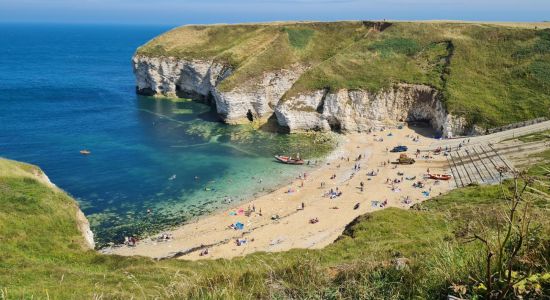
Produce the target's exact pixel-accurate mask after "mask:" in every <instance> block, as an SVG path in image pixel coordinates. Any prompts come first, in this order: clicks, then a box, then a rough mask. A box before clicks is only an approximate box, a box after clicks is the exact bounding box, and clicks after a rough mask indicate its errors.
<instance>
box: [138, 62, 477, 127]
mask: <svg viewBox="0 0 550 300" xmlns="http://www.w3.org/2000/svg"><path fill="white" fill-rule="evenodd" d="M133 67H134V74H135V76H136V81H137V91H138V93H140V94H145V95H163V96H172V97H173V96H180V97H190V98H195V99H202V100H205V101H208V102H209V103H211V104H215V106H216V109H217V112H218V114H219V115H220V117H221V118H222V120H224V121H225V122H227V123H230V124H233V123H241V122H243V121H246V120H247V119H248V120H250V119H260V120H262V119H264V120H265V119H267V118H269V117H270V116H272V115H273V114H275V116H276V118H277V121H278V123H279V125H280V126H283V127H287V128H288V129H289V131H290V132H296V131H304V130H340V131H367V130H370V129H372V128H376V127H379V126H383V125H387V124H395V123H396V122H400V121H428V122H430V124H431V125H432V127H433V128H434V129H436V130H438V131H439V132H441V133H442V134H443V135H444V136H447V137H450V136H455V135H462V134H469V133H472V132H475V131H477V130H479V129H476V128H474V129H472V128H471V126H469V124H467V123H466V122H465V120H464V119H463V118H457V117H454V116H452V115H450V114H448V113H447V111H446V109H445V107H444V105H443V103H442V101H441V99H442V96H441V94H440V93H439V91H437V90H436V89H434V88H432V87H430V86H425V85H415V84H404V83H402V84H395V85H394V86H392V87H391V88H387V89H384V90H381V91H378V92H376V93H372V92H369V91H366V90H346V89H342V90H339V91H327V90H318V91H312V92H308V93H305V94H302V95H298V96H296V97H292V98H288V99H287V98H284V95H285V93H286V92H287V91H288V90H289V89H290V88H291V87H292V86H293V84H294V83H295V82H296V81H297V80H298V79H299V78H300V76H301V75H302V74H303V73H304V72H305V71H306V68H305V67H302V66H299V65H296V66H293V67H291V68H289V69H286V70H278V71H274V72H268V73H265V74H263V76H261V78H255V79H252V80H251V81H249V82H243V83H241V84H239V85H238V86H237V87H235V88H233V89H232V90H229V91H226V90H221V89H220V88H219V86H220V83H221V82H222V81H223V80H224V79H226V78H227V77H229V76H231V74H232V71H233V70H232V68H231V67H228V66H224V65H222V64H219V63H216V62H214V61H209V60H183V59H176V58H171V57H147V56H142V55H136V56H134V58H133Z"/></svg>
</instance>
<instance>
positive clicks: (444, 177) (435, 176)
mask: <svg viewBox="0 0 550 300" xmlns="http://www.w3.org/2000/svg"><path fill="white" fill-rule="evenodd" d="M428 177H429V178H430V179H435V180H449V179H451V175H448V174H428Z"/></svg>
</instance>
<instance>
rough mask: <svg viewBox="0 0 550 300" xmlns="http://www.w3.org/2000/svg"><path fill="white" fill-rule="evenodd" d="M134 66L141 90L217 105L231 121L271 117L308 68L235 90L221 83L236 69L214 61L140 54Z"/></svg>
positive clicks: (283, 72) (267, 76)
mask: <svg viewBox="0 0 550 300" xmlns="http://www.w3.org/2000/svg"><path fill="white" fill-rule="evenodd" d="M133 65H134V74H135V75H136V81H137V92H138V93H140V94H143V95H162V96H168V97H174V96H179V97H189V98H194V99H200V100H205V101H207V102H209V103H210V104H213V105H215V106H216V110H217V112H218V114H219V115H220V117H221V118H222V119H223V120H224V121H225V122H227V123H231V124H234V123H241V122H243V121H246V120H251V119H267V118H268V117H270V116H271V115H272V114H273V109H274V107H275V106H276V105H277V103H278V102H279V100H280V99H281V97H282V96H283V95H284V93H285V92H286V91H288V90H289V89H290V88H291V87H292V85H293V84H294V82H295V81H296V80H298V78H299V77H300V75H301V74H302V73H303V72H304V71H305V68H302V67H300V66H295V67H293V68H292V69H291V70H278V71H274V72H268V73H265V74H264V75H263V76H262V77H261V78H259V79H255V80H250V81H248V82H243V83H242V84H241V85H239V86H238V87H236V88H235V89H232V90H230V91H222V90H220V89H219V84H220V83H221V82H222V80H224V79H225V78H227V77H228V76H229V75H231V73H232V71H233V70H232V68H230V67H227V66H224V65H222V64H219V63H216V62H214V61H208V60H178V59H175V58H170V57H167V58H166V57H146V56H139V55H138V56H135V57H134V58H133Z"/></svg>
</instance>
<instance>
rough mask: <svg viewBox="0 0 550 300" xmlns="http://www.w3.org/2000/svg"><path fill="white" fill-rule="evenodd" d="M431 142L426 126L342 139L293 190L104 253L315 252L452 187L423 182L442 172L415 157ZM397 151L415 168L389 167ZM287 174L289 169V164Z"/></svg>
mask: <svg viewBox="0 0 550 300" xmlns="http://www.w3.org/2000/svg"><path fill="white" fill-rule="evenodd" d="M433 142H434V139H433V138H432V133H431V131H430V130H429V129H427V128H412V127H404V128H402V129H397V128H391V129H385V130H382V131H376V132H373V133H353V134H348V135H345V136H344V137H343V140H342V142H341V143H340V146H339V147H338V149H337V150H335V152H333V153H332V154H331V155H330V156H329V157H328V158H327V159H326V162H325V163H323V165H322V166H321V167H319V168H318V169H316V170H314V171H312V172H311V173H310V174H305V175H304V174H302V175H301V178H299V177H298V178H296V179H295V180H294V181H293V182H292V184H289V185H287V186H284V187H282V188H280V189H278V190H276V191H274V192H272V193H270V194H267V195H263V196H261V197H258V198H256V199H251V200H250V201H248V202H245V203H241V204H239V205H238V206H237V207H233V208H231V209H226V210H222V211H220V212H217V213H214V214H212V215H208V216H204V217H202V218H200V219H198V220H197V221H195V222H193V223H189V224H185V225H182V226H181V227H179V228H176V229H174V230H170V231H166V232H165V233H166V234H167V235H168V236H170V238H169V239H167V240H161V239H157V236H155V237H152V238H147V239H143V240H141V241H139V242H138V243H137V245H136V246H134V247H129V246H121V247H115V248H110V249H105V250H103V252H104V253H110V254H118V255H125V256H128V255H141V256H149V257H153V258H163V257H170V256H176V257H179V258H182V259H189V260H197V259H215V258H232V257H236V256H242V255H246V254H249V253H252V252H257V251H269V252H274V251H285V250H289V249H292V248H310V249H316V248H322V247H325V246H327V245H329V244H330V243H332V242H333V241H334V240H335V239H336V238H337V237H338V236H339V235H340V234H341V233H342V231H343V230H344V228H345V226H346V225H347V224H349V223H350V222H351V221H352V220H353V219H355V218H356V217H357V216H359V215H362V214H365V213H367V212H371V211H375V210H379V209H384V208H387V207H400V208H404V209H406V208H408V207H410V206H412V205H414V204H415V203H419V202H421V201H424V200H426V199H429V198H430V197H433V196H437V195H440V194H442V193H445V192H447V191H449V190H450V189H452V188H453V187H454V183H453V182H452V181H438V182H436V181H434V180H431V179H424V178H423V177H424V175H425V174H426V173H427V171H428V169H429V170H430V172H431V173H449V166H448V164H447V161H446V159H445V157H444V156H443V155H434V154H431V153H429V152H421V154H420V155H418V156H416V155H415V154H416V149H426V148H427V147H429V145H430V144H432V143H433ZM398 145H404V146H408V148H409V149H408V151H407V152H406V153H407V154H408V155H409V156H411V157H412V158H414V159H416V163H415V164H413V165H396V164H392V163H391V162H394V161H395V160H396V159H397V158H398V157H399V153H391V152H389V150H390V149H392V148H393V147H395V146H398ZM425 155H429V156H431V157H430V158H426V157H424V156H425ZM274 163H275V162H274ZM288 168H289V170H291V169H292V168H293V166H291V165H289V166H288ZM372 172H373V173H374V174H375V176H373V174H372ZM369 173H371V174H370V175H369ZM412 178H414V179H412ZM418 182H420V183H422V185H423V186H422V187H414V186H413V183H418ZM361 183H363V190H361ZM331 190H332V194H330V192H331ZM338 194H340V196H336V195H338ZM331 195H332V197H331ZM302 207H303V209H302ZM313 220H318V222H315V221H313ZM312 221H313V222H312ZM238 223H240V224H242V225H244V226H243V229H234V228H230V226H231V225H232V224H233V225H235V224H237V227H241V226H240V224H238ZM205 249H207V253H206V251H205Z"/></svg>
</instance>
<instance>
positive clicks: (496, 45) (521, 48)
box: [137, 22, 550, 127]
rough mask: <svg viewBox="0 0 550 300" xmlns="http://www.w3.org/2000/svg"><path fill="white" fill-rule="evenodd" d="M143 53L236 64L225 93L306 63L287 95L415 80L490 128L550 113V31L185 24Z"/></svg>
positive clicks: (457, 25)
mask: <svg viewBox="0 0 550 300" xmlns="http://www.w3.org/2000/svg"><path fill="white" fill-rule="evenodd" d="M511 25H513V24H511ZM539 26H540V24H539ZM137 53H138V54H141V55H146V56H172V57H178V58H184V59H213V60H216V61H220V62H223V63H225V64H228V65H231V66H233V67H234V68H235V70H236V71H235V72H234V74H233V75H232V76H230V77H229V78H227V79H226V80H225V81H224V82H223V83H222V86H221V87H220V88H221V89H223V90H231V89H232V88H234V87H236V86H237V85H239V84H242V83H243V82H246V81H248V80H251V79H252V81H253V79H254V78H257V77H258V76H260V75H261V74H263V73H264V72H267V71H273V70H277V69H281V68H292V67H293V66H294V65H296V64H300V65H302V66H307V67H308V68H309V70H308V71H307V72H306V73H305V74H303V75H302V77H301V78H300V79H299V80H298V81H297V82H296V84H295V85H294V86H293V87H292V89H291V90H290V91H288V93H287V95H286V96H285V97H291V96H293V95H297V94H300V93H304V92H307V91H311V90H316V89H325V88H326V89H330V90H339V89H344V88H346V89H368V90H370V91H373V92H374V91H378V90H380V89H383V88H385V87H388V86H391V85H392V84H394V83H399V82H406V83H418V84H427V85H430V86H434V87H436V88H438V89H439V90H441V91H442V92H443V93H444V95H445V99H444V100H445V102H446V105H447V108H448V110H449V111H450V112H451V113H453V114H456V115H461V116H466V117H467V118H468V119H469V120H470V121H472V122H475V123H477V124H480V125H484V126H488V127H490V126H497V125H503V124H506V123H511V122H515V121H521V120H526V119H531V118H535V117H541V116H550V110H549V108H550V73H549V71H548V70H550V29H548V28H546V29H540V27H539V29H534V26H533V27H531V28H527V27H526V26H503V25H497V24H474V23H445V22H434V23H427V22H424V23H422V22H420V23H413V22H397V23H383V22H382V23H380V22H378V23H377V22H334V23H316V22H312V23H273V24H249V25H213V26H184V27H180V28H176V29H173V30H171V31H169V32H167V33H165V34H163V35H161V36H159V37H157V38H155V39H153V40H152V41H150V42H149V43H147V44H146V45H144V46H142V47H140V48H139V49H138V51H137Z"/></svg>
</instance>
